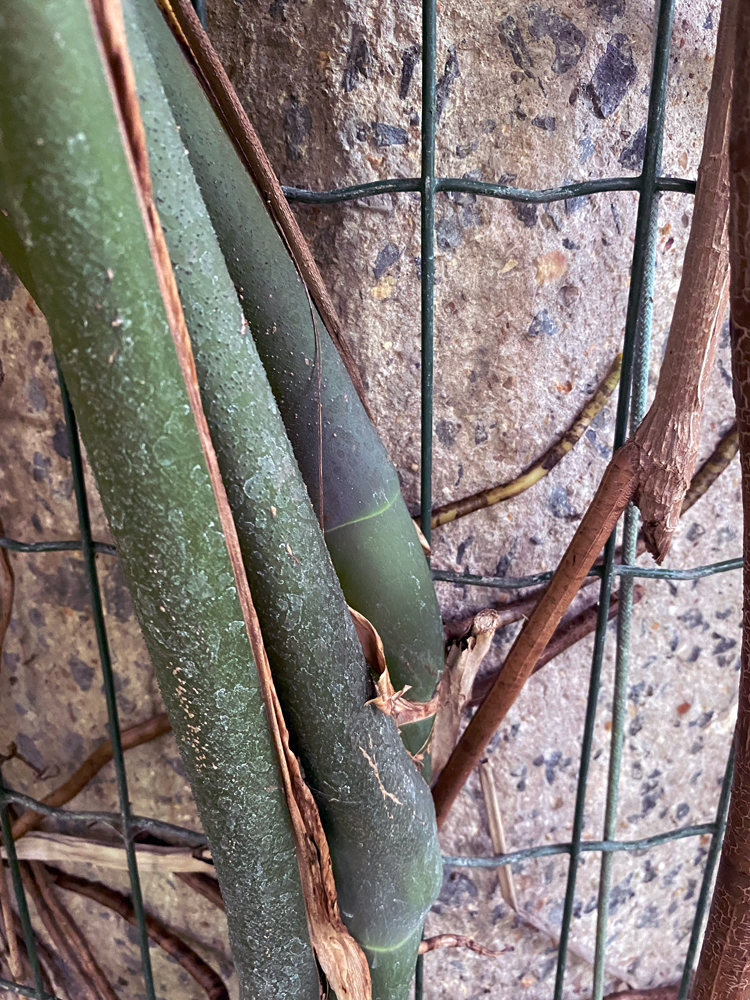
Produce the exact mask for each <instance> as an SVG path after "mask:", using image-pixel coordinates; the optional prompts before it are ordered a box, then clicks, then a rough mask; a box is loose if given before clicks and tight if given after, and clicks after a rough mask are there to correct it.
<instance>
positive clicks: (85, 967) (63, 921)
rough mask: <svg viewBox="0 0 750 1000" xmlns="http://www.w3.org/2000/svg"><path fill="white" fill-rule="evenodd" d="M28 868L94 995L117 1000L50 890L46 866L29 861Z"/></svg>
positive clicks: (73, 921)
mask: <svg viewBox="0 0 750 1000" xmlns="http://www.w3.org/2000/svg"><path fill="white" fill-rule="evenodd" d="M29 867H30V869H31V871H32V874H33V876H34V880H35V881H36V884H37V885H38V886H39V891H40V893H41V894H42V898H43V899H44V902H45V903H46V905H47V906H48V907H49V909H50V911H51V912H52V914H53V916H54V918H55V920H56V922H57V925H58V927H59V928H60V929H61V931H62V933H63V934H64V935H65V936H66V938H67V939H68V941H69V942H70V945H71V948H72V950H73V952H74V954H75V956H76V959H77V962H78V964H79V966H80V968H81V969H82V971H83V973H84V975H85V976H86V977H87V978H88V979H89V981H90V982H91V983H92V984H93V987H94V990H95V991H96V995H97V996H98V997H100V998H101V1000H118V997H117V994H116V993H115V991H114V990H113V989H112V985H111V983H110V982H109V980H108V979H107V977H106V976H105V975H104V973H103V972H102V970H101V968H100V967H99V963H98V962H97V961H96V959H95V958H94V955H93V953H92V951H91V948H90V947H89V943H88V941H87V940H86V938H85V936H84V935H83V933H82V932H81V930H80V928H79V927H78V924H76V922H75V920H73V918H72V917H71V915H70V913H68V910H67V908H66V907H65V906H64V905H63V903H62V902H61V901H60V899H59V898H58V897H57V895H56V894H55V891H54V889H53V888H52V879H51V878H50V876H49V875H48V873H47V868H46V866H45V865H43V864H42V863H41V862H40V861H30V862H29Z"/></svg>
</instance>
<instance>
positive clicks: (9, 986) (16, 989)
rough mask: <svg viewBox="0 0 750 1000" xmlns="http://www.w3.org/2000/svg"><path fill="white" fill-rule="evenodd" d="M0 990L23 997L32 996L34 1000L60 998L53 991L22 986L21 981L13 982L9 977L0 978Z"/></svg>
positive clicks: (54, 999)
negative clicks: (40, 990)
mask: <svg viewBox="0 0 750 1000" xmlns="http://www.w3.org/2000/svg"><path fill="white" fill-rule="evenodd" d="M0 990H7V991H8V992H9V993H17V994H18V995H19V996H21V997H32V1000H60V998H59V997H56V996H53V995H52V994H51V993H38V992H37V991H36V990H35V989H34V987H33V986H21V985H20V983H12V982H11V981H10V980H9V979H2V978H0Z"/></svg>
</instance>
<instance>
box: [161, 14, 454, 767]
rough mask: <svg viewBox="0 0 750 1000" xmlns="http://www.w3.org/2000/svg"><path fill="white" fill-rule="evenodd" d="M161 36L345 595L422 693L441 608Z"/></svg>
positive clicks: (305, 318) (334, 354)
mask: <svg viewBox="0 0 750 1000" xmlns="http://www.w3.org/2000/svg"><path fill="white" fill-rule="evenodd" d="M186 13H187V14H189V11H187V10H186ZM169 35H170V32H169V31H166V32H164V31H161V32H159V33H158V34H157V33H156V32H155V31H154V32H153V34H152V35H150V36H149V43H150V44H152V45H153V46H154V47H155V48H154V52H155V54H156V52H157V48H156V47H158V58H157V66H158V69H159V73H160V76H161V80H162V85H163V86H164V89H165V92H166V95H167V99H168V100H169V103H170V107H171V110H172V114H173V115H174V118H175V121H176V123H177V125H178V126H179V127H180V136H181V138H182V141H183V142H184V144H185V147H186V149H187V150H188V154H189V161H190V164H191V166H192V168H193V171H194V173H195V176H196V179H197V181H198V184H199V186H200V188H201V193H202V195H203V199H204V201H205V204H206V208H207V209H208V212H209V215H210V217H211V221H212V223H213V226H214V229H215V231H216V235H217V237H218V239H219V244H220V246H221V249H222V252H223V254H224V258H225V260H226V263H227V268H228V270H229V273H230V275H231V278H232V280H233V281H234V284H235V287H236V288H237V290H238V293H239V295H240V300H241V302H242V305H243V309H244V312H245V316H246V319H247V322H248V325H249V329H250V332H251V334H252V336H253V338H254V339H255V342H256V344H257V347H258V351H259V354H260V357H261V360H262V362H263V365H264V367H265V369H266V373H267V375H268V378H269V381H270V383H271V389H272V391H273V394H274V396H275V398H276V402H277V405H278V407H279V411H280V413H281V417H282V420H283V421H284V425H285V427H286V431H287V434H288V435H289V439H290V441H291V444H292V448H293V450H294V454H295V457H296V459H297V462H298V464H299V467H300V471H301V473H302V478H303V479H304V481H305V483H306V485H307V489H308V492H309V494H310V497H311V500H312V503H313V506H314V508H315V512H316V514H317V515H318V517H321V516H322V518H323V526H324V532H325V539H326V544H327V546H328V550H329V552H330V555H331V559H332V561H333V564H334V567H335V568H336V572H337V574H338V577H339V580H340V581H341V585H342V588H343V590H344V594H345V596H346V598H347V601H348V603H349V604H350V605H351V606H352V607H353V608H355V609H356V610H357V611H359V612H360V613H361V614H363V615H364V616H365V617H366V618H367V619H368V620H369V621H370V622H372V624H373V625H374V626H375V628H376V629H377V631H378V634H379V635H380V637H381V639H382V641H383V646H384V649H385V654H386V660H387V662H388V668H389V671H390V675H391V679H392V681H393V683H394V686H395V687H396V688H397V689H400V688H402V687H404V686H405V685H407V684H408V685H409V686H410V691H409V698H410V699H412V700H414V701H418V702H426V701H429V700H430V698H431V697H432V696H433V694H434V692H435V687H436V685H437V681H438V680H439V677H440V673H441V671H442V667H443V657H444V647H443V638H442V632H441V622H440V611H439V608H438V603H437V598H436V596H435V588H434V586H433V583H432V580H431V578H430V573H429V569H428V567H427V565H426V563H425V560H424V556H423V554H422V550H421V546H420V543H419V540H418V537H417V535H416V532H415V531H414V526H413V524H412V522H411V518H410V516H409V512H408V510H407V508H406V505H405V503H404V501H403V498H402V496H401V492H400V486H399V482H398V477H397V475H396V472H395V470H394V469H393V467H392V466H391V464H390V462H389V461H388V458H387V455H386V453H385V449H384V447H383V445H382V442H381V441H380V439H379V437H378V435H377V433H376V431H375V429H374V428H373V426H372V424H371V423H370V421H369V419H368V417H367V415H366V413H365V411H364V409H363V407H362V404H361V402H360V400H359V398H358V396H357V394H356V392H355V391H354V389H353V386H352V384H351V380H350V378H349V375H348V374H347V372H346V369H345V367H344V365H343V363H342V361H341V358H340V356H339V354H338V351H337V350H336V348H335V347H334V345H333V343H332V341H331V339H330V337H329V336H328V335H327V332H326V328H325V326H324V324H323V322H322V320H321V318H320V316H319V314H318V312H317V310H316V309H315V308H314V306H312V305H311V300H310V298H309V296H308V294H307V291H306V289H305V287H304V285H303V283H302V281H301V280H300V277H299V274H298V273H297V270H296V269H295V266H294V264H293V263H292V261H291V258H290V257H289V253H288V251H287V248H286V246H285V245H284V243H283V241H282V239H281V237H280V236H279V233H278V232H277V230H276V227H275V225H274V223H273V220H272V219H271V216H270V215H269V213H268V210H267V208H266V205H265V203H264V201H263V198H262V196H261V194H260V193H259V192H258V189H257V188H256V187H255V184H254V183H253V180H252V178H251V177H250V175H249V174H248V172H247V170H246V168H245V165H244V163H243V162H242V160H241V159H240V158H239V156H238V155H237V152H236V150H235V147H234V145H233V143H232V141H231V140H230V138H229V137H228V135H227V133H226V132H225V130H224V128H223V126H222V125H221V123H220V121H219V119H218V118H217V117H216V115H215V113H214V111H213V109H212V107H211V105H210V104H209V102H208V100H207V99H206V96H205V95H204V93H203V92H202V90H201V87H200V86H199V84H198V83H197V81H196V79H195V77H194V75H193V72H192V70H191V69H190V66H189V64H188V62H187V60H186V59H185V56H184V54H183V53H182V52H181V50H180V49H179V47H178V46H177V44H176V43H175V42H174V40H173V39H172V38H170V37H169ZM316 333H317V338H316ZM316 339H317V341H318V344H319V347H320V351H319V352H318V350H317V346H316ZM318 366H319V367H318ZM318 375H320V380H321V385H322V399H320V400H319V398H318ZM319 404H320V406H321V407H322V428H321V427H320V425H319V416H320V412H319ZM321 430H322V441H321ZM321 445H322V471H323V478H322V490H321V481H320V466H321ZM321 492H322V499H323V503H322V510H321V503H320V498H321ZM431 724H432V721H431V720H424V721H423V722H418V723H413V724H410V725H408V726H405V727H404V728H403V730H402V736H403V738H404V741H405V743H406V745H407V747H408V749H409V750H410V752H412V753H414V754H416V753H418V752H419V751H421V750H423V749H424V744H425V743H426V741H427V739H428V738H429V732H430V728H431Z"/></svg>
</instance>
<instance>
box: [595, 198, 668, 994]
mask: <svg viewBox="0 0 750 1000" xmlns="http://www.w3.org/2000/svg"><path fill="white" fill-rule="evenodd" d="M658 218H659V212H658V199H657V200H655V201H654V206H653V211H652V214H651V220H650V226H649V232H648V244H649V253H648V254H647V256H646V267H647V275H646V281H645V283H644V294H643V298H642V299H641V309H640V313H639V319H638V335H637V347H636V357H635V365H634V371H633V391H632V406H631V413H630V430H631V433H632V432H633V431H635V429H636V427H637V426H638V424H640V422H641V420H642V419H643V417H644V414H645V410H646V395H647V391H648V371H649V357H650V353H651V320H652V316H653V303H654V298H653V276H654V265H655V254H656V234H657V225H658ZM639 523H640V512H639V511H638V508H637V507H636V506H635V504H632V503H630V504H628V506H627V509H626V511H625V519H624V525H623V533H622V561H623V563H624V564H626V565H632V564H633V563H634V562H635V559H636V554H637V544H638V526H639ZM634 584H635V578H634V577H632V576H622V577H620V595H619V596H620V600H619V610H618V614H617V652H616V656H615V680H614V691H613V695H612V730H611V737H610V754H609V774H608V777H607V800H606V810H605V816H604V832H603V834H602V840H615V839H616V837H617V801H618V793H619V784H620V771H621V766H622V747H623V740H624V733H625V713H626V702H627V691H628V671H629V667H630V632H631V624H632V618H633V586H634ZM613 860H614V856H613V853H612V852H611V851H604V852H602V858H601V870H600V875H599V895H598V907H597V921H596V958H595V961H594V986H593V991H592V1000H601V997H602V996H603V993H604V958H605V955H604V952H605V947H606V940H607V920H608V917H609V894H610V887H611V882H612V864H613Z"/></svg>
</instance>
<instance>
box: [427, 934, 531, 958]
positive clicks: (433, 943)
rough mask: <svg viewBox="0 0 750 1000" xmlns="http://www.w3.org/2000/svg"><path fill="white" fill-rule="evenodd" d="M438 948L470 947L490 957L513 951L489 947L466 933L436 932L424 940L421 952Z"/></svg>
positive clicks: (511, 949)
mask: <svg viewBox="0 0 750 1000" xmlns="http://www.w3.org/2000/svg"><path fill="white" fill-rule="evenodd" d="M438 948H468V949H469V950H470V951H475V952H476V953H477V955H486V956H487V957H488V958H496V957H497V956H498V955H505V954H506V952H509V951H513V948H512V947H509V948H487V947H485V945H483V944H479V942H478V941H475V940H474V939H473V938H470V937H466V936H465V935H464V934H436V935H435V937H429V938H425V939H424V941H422V943H421V944H420V945H419V954H420V955H426V954H427V952H428V951H436V950H437V949H438Z"/></svg>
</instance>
